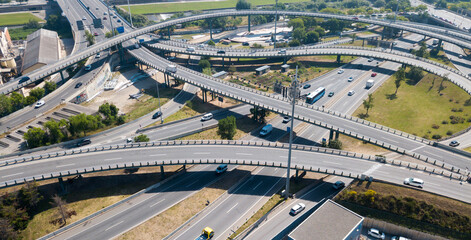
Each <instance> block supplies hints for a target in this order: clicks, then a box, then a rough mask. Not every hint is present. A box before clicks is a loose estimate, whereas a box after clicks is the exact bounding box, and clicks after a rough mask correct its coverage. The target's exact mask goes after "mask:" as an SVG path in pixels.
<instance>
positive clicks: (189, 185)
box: [186, 181, 198, 188]
mask: <svg viewBox="0 0 471 240" xmlns="http://www.w3.org/2000/svg"><path fill="white" fill-rule="evenodd" d="M197 182H198V181H194V182H192V183H190V184H188V185H187V186H186V187H187V188H188V187H191V186H192V185H193V184H195V183H197Z"/></svg>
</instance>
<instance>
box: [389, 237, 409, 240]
mask: <svg viewBox="0 0 471 240" xmlns="http://www.w3.org/2000/svg"><path fill="white" fill-rule="evenodd" d="M391 240H410V238H405V237H401V236H394V237H392V238H391Z"/></svg>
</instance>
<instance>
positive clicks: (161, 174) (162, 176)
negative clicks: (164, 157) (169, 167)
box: [160, 166, 165, 179]
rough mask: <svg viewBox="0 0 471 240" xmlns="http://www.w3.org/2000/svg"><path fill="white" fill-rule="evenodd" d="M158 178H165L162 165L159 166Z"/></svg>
mask: <svg viewBox="0 0 471 240" xmlns="http://www.w3.org/2000/svg"><path fill="white" fill-rule="evenodd" d="M160 179H165V170H164V166H160Z"/></svg>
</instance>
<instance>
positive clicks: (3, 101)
mask: <svg viewBox="0 0 471 240" xmlns="http://www.w3.org/2000/svg"><path fill="white" fill-rule="evenodd" d="M13 93H15V92H13ZM13 93H12V94H13ZM11 111H12V103H11V99H10V98H9V97H7V96H6V95H5V94H1V95H0V116H2V117H3V116H6V115H8V114H10V113H11Z"/></svg>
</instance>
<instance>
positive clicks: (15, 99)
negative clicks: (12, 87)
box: [10, 92, 26, 111]
mask: <svg viewBox="0 0 471 240" xmlns="http://www.w3.org/2000/svg"><path fill="white" fill-rule="evenodd" d="M10 102H11V105H12V106H11V107H12V108H13V110H14V111H16V110H18V109H21V108H23V107H24V106H25V103H26V98H25V97H24V96H23V95H21V94H20V93H18V92H12V93H11V94H10Z"/></svg>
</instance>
